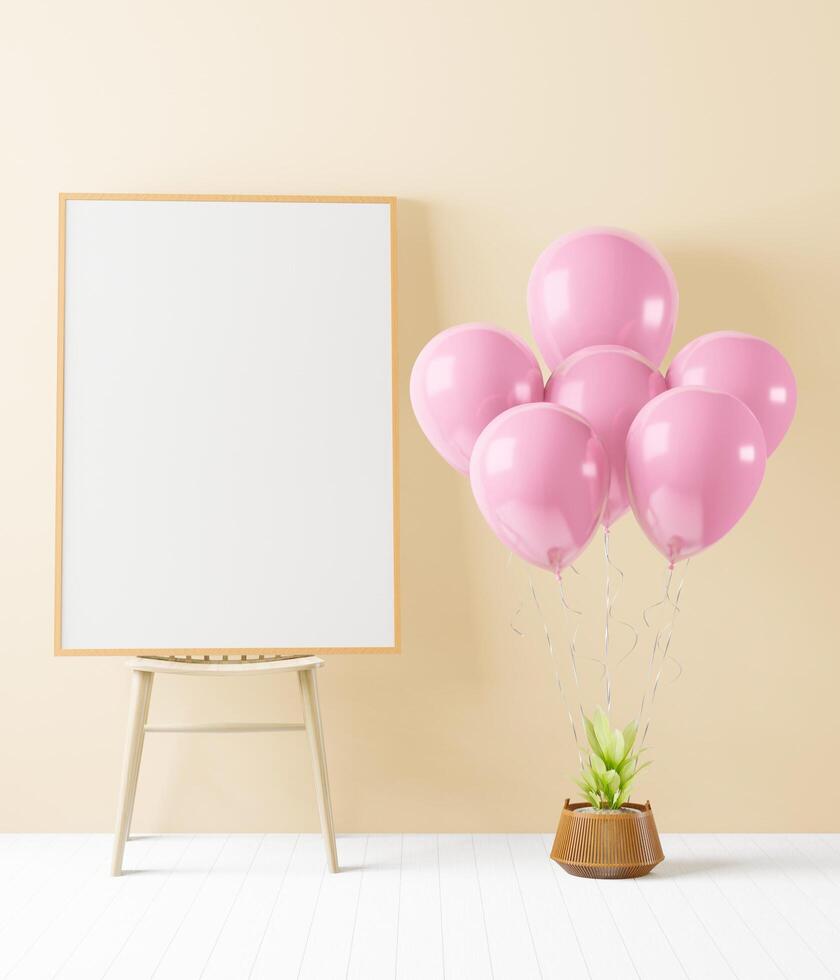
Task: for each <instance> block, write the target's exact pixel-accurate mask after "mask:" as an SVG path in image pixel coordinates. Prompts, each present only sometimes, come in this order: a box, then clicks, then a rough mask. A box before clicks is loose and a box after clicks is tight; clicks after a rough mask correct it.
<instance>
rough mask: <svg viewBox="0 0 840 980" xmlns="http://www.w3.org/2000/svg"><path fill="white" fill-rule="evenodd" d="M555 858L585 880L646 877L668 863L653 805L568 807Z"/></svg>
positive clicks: (564, 808)
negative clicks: (599, 808) (593, 808)
mask: <svg viewBox="0 0 840 980" xmlns="http://www.w3.org/2000/svg"><path fill="white" fill-rule="evenodd" d="M551 859H552V861H556V862H557V863H558V864H559V865H560V867H561V868H562V869H563V870H564V871H568V872H569V874H570V875H577V876H578V877H579V878H641V876H642V875H646V874H649V873H650V872H651V871H653V869H654V868H655V867H656V865H657V864H659V862H660V861H663V860H664V859H665V855H664V854H663V853H662V845H661V844H660V842H659V833H658V831H657V829H656V822H655V821H654V819H653V810H651V808H650V802H648V803H645V804H641V803H625V804H624V806H623V807H622V808H621V809H620V810H592V809H591V807H590V806H589V804H588V803H569V801H568V800H566V802H565V803H564V804H563V812H562V813H561V814H560V823H559V825H558V827H557V836H556V837H555V838H554V846H553V847H552V848H551Z"/></svg>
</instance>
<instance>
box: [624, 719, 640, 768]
mask: <svg viewBox="0 0 840 980" xmlns="http://www.w3.org/2000/svg"><path fill="white" fill-rule="evenodd" d="M638 731H639V726H638V725H637V724H636V722H635V721H631V722H630V724H629V725H627V726H626V728H625V729H624V731H623V732H622V733H621V734H622V736H623V737H624V756H623V759H626V758H627V756H628V755H629V754H630V750H631V749H632V748H633V743H634V742H635V741H636V733H637V732H638ZM623 759H622V761H623Z"/></svg>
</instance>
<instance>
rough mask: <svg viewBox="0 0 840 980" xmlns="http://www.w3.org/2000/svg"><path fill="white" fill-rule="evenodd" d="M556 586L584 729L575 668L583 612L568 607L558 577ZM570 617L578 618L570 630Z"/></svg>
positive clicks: (584, 726)
mask: <svg viewBox="0 0 840 980" xmlns="http://www.w3.org/2000/svg"><path fill="white" fill-rule="evenodd" d="M557 585H558V586H559V589H560V602H561V603H562V605H563V619H564V621H565V624H566V633H567V635H568V637H569V660H570V661H571V663H572V676H573V677H574V679H575V693H576V695H577V702H578V714H579V715H580V723H581V726H582V727H583V728H584V729H585V728H586V724H585V720H586V719H585V718H584V715H583V702H582V701H581V696H580V677H579V675H578V668H577V661H578V653H577V635H578V630H579V629H580V623H581V617H582V616H583V612H582V611H581V610H580V609H574V608H573V607H572V606H570V605H569V602H568V600H567V599H566V590H565V588H564V587H563V579H562V578H560V577H559V576H558V577H557ZM571 615H574V616H577V617H578V620H577V622H576V623H575V627H574V629H570V627H569V622H570V620H569V617H570V616H571ZM587 659H593V660H595V659H596V658H594V657H592V658H587ZM596 663H597V660H596Z"/></svg>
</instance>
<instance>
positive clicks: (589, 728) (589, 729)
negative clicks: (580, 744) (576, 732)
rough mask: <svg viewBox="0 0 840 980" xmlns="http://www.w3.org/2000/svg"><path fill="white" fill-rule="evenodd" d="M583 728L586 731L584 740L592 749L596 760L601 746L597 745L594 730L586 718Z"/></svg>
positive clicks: (599, 754) (599, 755)
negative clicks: (585, 739)
mask: <svg viewBox="0 0 840 980" xmlns="http://www.w3.org/2000/svg"><path fill="white" fill-rule="evenodd" d="M583 727H584V728H585V729H586V738H587V741H588V742H589V744H590V746H591V747H592V751H593V752H594V753H595V755H597V756H598V758H600V757H601V746H600V745H599V744H598V739H597V738H596V737H595V729H594V728H593V727H592V722H591V721H590V720H589V719H588V718H584V719H583Z"/></svg>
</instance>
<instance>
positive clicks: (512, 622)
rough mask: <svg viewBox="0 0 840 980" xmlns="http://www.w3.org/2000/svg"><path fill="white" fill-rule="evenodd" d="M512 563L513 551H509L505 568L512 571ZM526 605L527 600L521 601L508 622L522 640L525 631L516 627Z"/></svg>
mask: <svg viewBox="0 0 840 980" xmlns="http://www.w3.org/2000/svg"><path fill="white" fill-rule="evenodd" d="M512 561H513V552H512V551H509V552H508V557H507V562H506V563H505V568H506V569H507V570H508V571H509V570H510V565H511V562H512ZM524 605H525V600H524V599H520V600H519V602H518V603H517V606H516V609H514V611H513V612H512V613H511V617H510V619H509V620H508V625H509V626H510V628H511V629H512V630H513V632H514V633H516V635H517V636H518V637H520V638H522V639H524V637H525V633H524V631H523V630H521V629H519V627H518V626H517V625H516V621H517V620H518V619H519V617H520V616H521V615H522V609H523V607H524Z"/></svg>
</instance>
